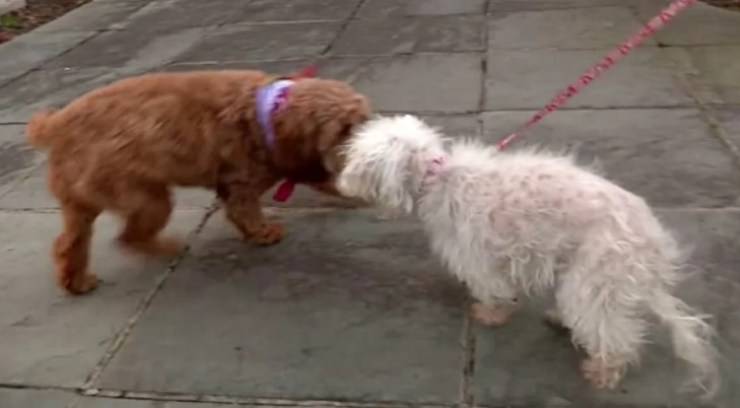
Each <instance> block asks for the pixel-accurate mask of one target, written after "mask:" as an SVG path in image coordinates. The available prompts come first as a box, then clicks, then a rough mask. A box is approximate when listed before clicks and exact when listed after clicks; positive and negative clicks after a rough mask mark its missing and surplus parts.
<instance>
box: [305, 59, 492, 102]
mask: <svg viewBox="0 0 740 408" xmlns="http://www.w3.org/2000/svg"><path fill="white" fill-rule="evenodd" d="M482 64H483V62H482V58H481V56H480V55H479V54H477V53H459V54H414V55H398V56H393V57H372V58H346V59H333V60H330V61H321V63H320V64H319V70H320V72H323V75H324V76H326V77H329V78H337V79H340V80H344V81H348V82H349V83H351V84H352V85H353V86H354V87H355V88H356V89H357V90H358V91H360V92H362V93H364V94H365V95H366V96H367V97H368V98H370V101H371V102H372V105H373V108H374V109H375V110H377V111H385V112H422V113H429V114H439V113H458V114H461V113H470V112H473V111H476V110H478V108H479V106H480V95H481V83H482V78H481V77H482Z"/></svg>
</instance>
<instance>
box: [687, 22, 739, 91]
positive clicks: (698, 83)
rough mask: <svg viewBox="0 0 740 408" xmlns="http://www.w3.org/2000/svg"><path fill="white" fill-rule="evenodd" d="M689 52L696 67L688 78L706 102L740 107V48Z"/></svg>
mask: <svg viewBox="0 0 740 408" xmlns="http://www.w3.org/2000/svg"><path fill="white" fill-rule="evenodd" d="M738 14H740V13H738ZM685 52H686V54H687V55H688V60H689V61H690V62H689V64H690V66H691V67H692V71H691V72H690V74H689V75H687V78H688V80H689V82H690V83H691V84H692V85H693V88H694V90H695V92H697V93H698V95H700V97H701V99H702V100H703V102H705V103H719V104H721V103H731V104H740V75H738V72H740V46H714V47H689V48H686V49H685Z"/></svg>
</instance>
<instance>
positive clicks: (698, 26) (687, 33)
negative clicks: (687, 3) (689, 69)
mask: <svg viewBox="0 0 740 408" xmlns="http://www.w3.org/2000/svg"><path fill="white" fill-rule="evenodd" d="M664 3H665V2H664ZM660 9H661V7H660V6H656V5H654V4H649V3H648V4H641V5H639V6H638V10H639V16H640V18H641V19H642V20H643V21H645V22H647V21H648V20H650V19H651V18H653V17H654V16H655V15H657V14H658V11H659V10H660ZM656 38H657V39H658V41H659V42H660V43H661V44H665V45H720V44H740V12H738V11H736V10H727V9H723V8H719V7H713V6H710V5H708V4H704V3H701V2H699V3H698V4H696V5H694V6H692V7H691V8H689V9H688V10H685V11H684V12H682V13H681V14H680V15H678V16H677V17H676V18H675V19H674V20H673V21H672V22H671V23H670V24H669V25H668V26H666V27H665V28H664V29H662V30H661V31H659V32H658V33H657V34H656Z"/></svg>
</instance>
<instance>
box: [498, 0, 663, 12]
mask: <svg viewBox="0 0 740 408" xmlns="http://www.w3.org/2000/svg"><path fill="white" fill-rule="evenodd" d="M664 3H665V1H664V0H489V5H488V12H489V13H498V12H505V11H543V10H558V9H579V8H591V7H609V6H620V7H621V6H631V7H634V6H637V5H649V6H655V9H656V10H659V9H660V6H662V5H663V4H664Z"/></svg>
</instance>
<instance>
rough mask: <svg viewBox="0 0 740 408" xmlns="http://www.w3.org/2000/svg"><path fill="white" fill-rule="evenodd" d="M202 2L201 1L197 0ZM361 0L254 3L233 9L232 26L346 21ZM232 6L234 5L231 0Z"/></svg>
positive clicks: (268, 0) (254, 0) (260, 0)
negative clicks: (254, 23)
mask: <svg viewBox="0 0 740 408" xmlns="http://www.w3.org/2000/svg"><path fill="white" fill-rule="evenodd" d="M196 1H199V0H196ZM359 1H360V0H290V1H279V5H278V2H275V1H274V0H252V1H244V2H241V4H239V6H238V7H233V6H232V10H231V15H230V18H229V19H228V20H227V21H228V22H230V23H241V22H276V21H312V20H323V21H331V20H345V19H347V18H348V17H350V15H351V14H352V13H353V12H354V10H355V9H356V8H357V5H358V3H359ZM230 4H233V0H231V2H230Z"/></svg>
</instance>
